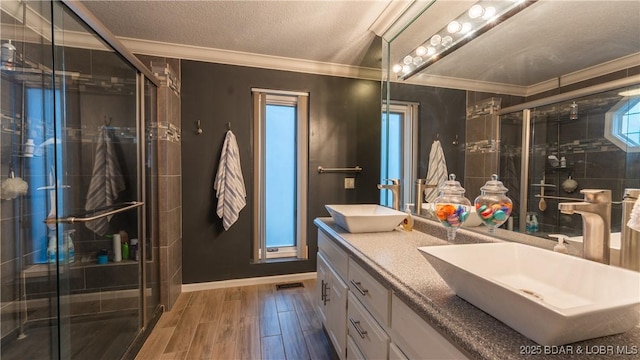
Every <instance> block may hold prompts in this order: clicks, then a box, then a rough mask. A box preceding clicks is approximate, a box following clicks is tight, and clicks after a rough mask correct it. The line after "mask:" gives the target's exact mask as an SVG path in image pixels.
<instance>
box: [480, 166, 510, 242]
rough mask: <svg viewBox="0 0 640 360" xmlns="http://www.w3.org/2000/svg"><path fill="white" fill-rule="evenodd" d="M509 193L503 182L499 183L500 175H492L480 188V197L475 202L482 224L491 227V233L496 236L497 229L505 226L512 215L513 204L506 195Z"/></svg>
mask: <svg viewBox="0 0 640 360" xmlns="http://www.w3.org/2000/svg"><path fill="white" fill-rule="evenodd" d="M507 191H509V189H507V188H506V187H504V185H503V184H502V181H498V175H496V174H493V175H491V180H489V181H487V182H486V183H485V184H484V186H483V187H481V188H480V192H481V193H480V196H478V197H477V198H476V200H475V206H476V212H477V213H478V216H480V219H481V220H482V222H483V223H484V224H485V225H487V226H488V227H489V233H490V234H494V233H495V232H496V228H497V227H499V226H500V225H502V224H504V223H505V221H507V219H508V218H509V215H511V210H512V209H513V203H512V202H511V199H509V198H508V197H507V196H506V195H505V194H506V193H507Z"/></svg>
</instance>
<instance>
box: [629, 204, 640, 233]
mask: <svg viewBox="0 0 640 360" xmlns="http://www.w3.org/2000/svg"><path fill="white" fill-rule="evenodd" d="M627 226H628V227H629V228H630V229H633V230H635V231H639V232H640V198H638V199H636V202H635V203H634V204H633V209H631V216H630V217H629V221H628V222H627Z"/></svg>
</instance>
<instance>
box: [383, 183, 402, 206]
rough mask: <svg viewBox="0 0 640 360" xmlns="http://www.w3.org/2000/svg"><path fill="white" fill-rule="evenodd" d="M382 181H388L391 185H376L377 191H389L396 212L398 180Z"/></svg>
mask: <svg viewBox="0 0 640 360" xmlns="http://www.w3.org/2000/svg"><path fill="white" fill-rule="evenodd" d="M384 181H389V182H391V184H390V185H386V184H378V189H380V190H382V189H387V190H391V198H392V201H393V208H394V209H396V210H400V179H384Z"/></svg>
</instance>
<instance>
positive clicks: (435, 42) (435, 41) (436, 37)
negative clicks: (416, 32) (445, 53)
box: [429, 34, 442, 46]
mask: <svg viewBox="0 0 640 360" xmlns="http://www.w3.org/2000/svg"><path fill="white" fill-rule="evenodd" d="M429 42H430V43H431V45H432V46H438V45H440V42H442V36H440V35H438V34H435V35H433V36H432V37H431V40H429Z"/></svg>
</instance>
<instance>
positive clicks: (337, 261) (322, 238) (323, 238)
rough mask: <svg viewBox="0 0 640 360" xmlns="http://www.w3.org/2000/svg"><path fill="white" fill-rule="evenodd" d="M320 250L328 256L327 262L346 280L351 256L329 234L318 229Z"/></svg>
mask: <svg viewBox="0 0 640 360" xmlns="http://www.w3.org/2000/svg"><path fill="white" fill-rule="evenodd" d="M318 250H319V251H320V252H322V255H324V257H325V258H326V260H327V262H328V263H329V264H330V265H331V266H332V267H333V268H334V269H335V270H336V272H337V273H338V275H339V276H340V277H341V278H342V280H343V281H345V282H346V279H347V268H348V264H349V257H348V256H347V253H346V252H344V251H343V250H342V249H340V248H339V247H338V245H336V244H335V243H334V242H333V240H331V238H329V235H327V234H325V233H324V232H323V231H322V230H318Z"/></svg>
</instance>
